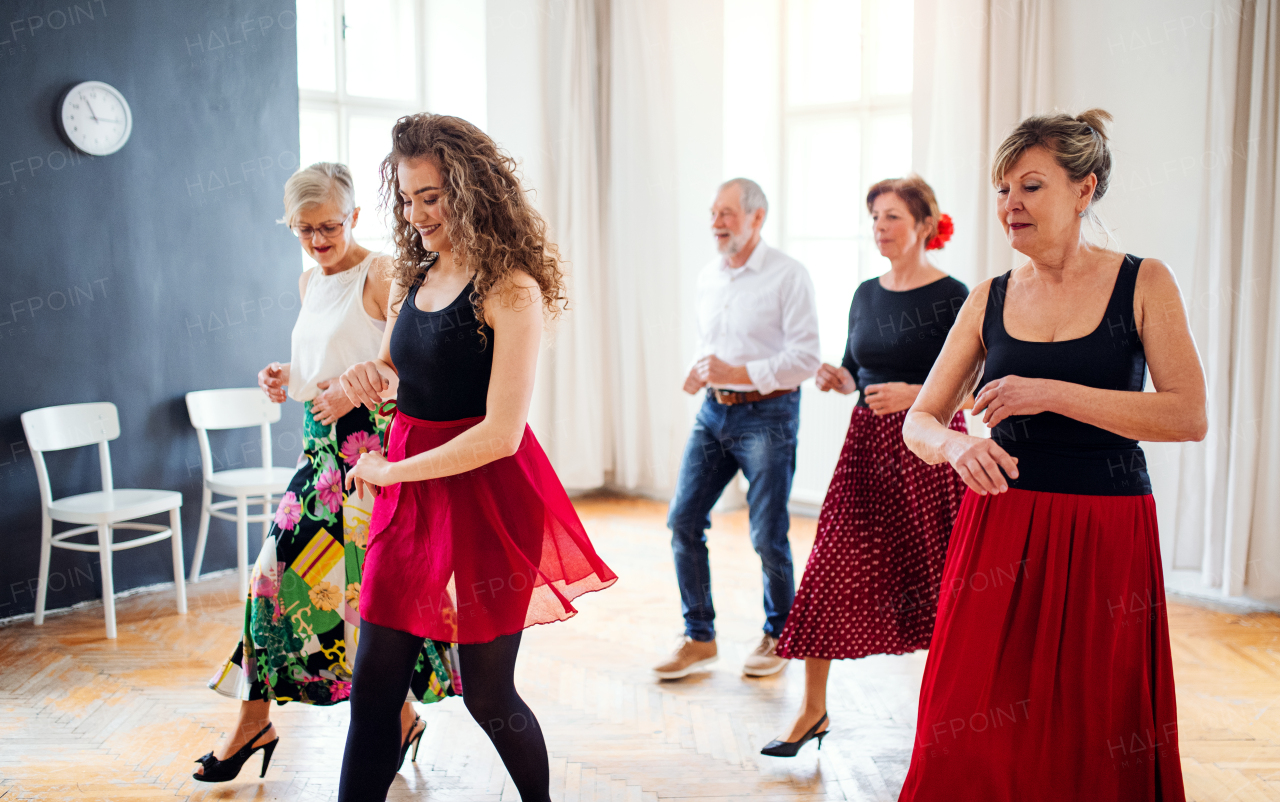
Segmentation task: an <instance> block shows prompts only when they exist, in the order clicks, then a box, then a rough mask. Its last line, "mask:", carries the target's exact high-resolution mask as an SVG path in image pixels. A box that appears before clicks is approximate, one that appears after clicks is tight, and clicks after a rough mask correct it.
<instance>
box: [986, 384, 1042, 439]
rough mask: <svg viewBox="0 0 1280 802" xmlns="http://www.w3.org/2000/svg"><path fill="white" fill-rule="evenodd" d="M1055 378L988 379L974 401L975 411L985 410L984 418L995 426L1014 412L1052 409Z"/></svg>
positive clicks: (991, 426)
mask: <svg viewBox="0 0 1280 802" xmlns="http://www.w3.org/2000/svg"><path fill="white" fill-rule="evenodd" d="M1053 386H1054V382H1053V381H1051V380H1049V379H1025V378H1023V377H1021V376H1005V377H1004V378H1001V379H996V380H995V381H993V382H991V383H989V384H988V385H987V386H986V387H983V388H982V392H980V393H978V397H977V398H976V399H974V402H973V414H974V415H977V414H978V413H979V412H982V411H983V410H984V409H985V410H986V414H984V415H983V416H982V422H983V423H985V424H986V425H987V428H990V429H994V428H995V427H996V424H998V423H1000V421H1002V420H1004V419H1005V418H1008V417H1010V416H1011V415H1036V414H1039V413H1041V412H1045V411H1048V410H1049V407H1050V404H1051V402H1052V400H1053Z"/></svg>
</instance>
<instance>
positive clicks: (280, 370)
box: [258, 267, 319, 404]
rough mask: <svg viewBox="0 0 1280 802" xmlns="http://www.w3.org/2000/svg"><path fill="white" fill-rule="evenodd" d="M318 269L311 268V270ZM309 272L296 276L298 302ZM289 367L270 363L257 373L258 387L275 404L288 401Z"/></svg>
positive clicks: (301, 296)
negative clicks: (286, 391) (286, 389)
mask: <svg viewBox="0 0 1280 802" xmlns="http://www.w3.org/2000/svg"><path fill="white" fill-rule="evenodd" d="M318 269H319V268H315V267H313V268H311V270H318ZM311 270H304V271H302V275H300V276H298V298H299V300H302V299H305V298H306V297H307V284H309V283H310V282H311ZM289 365H290V363H288V362H272V363H271V364H270V365H267V366H266V367H265V368H263V369H262V370H260V371H258V386H259V387H261V388H262V392H264V393H266V394H267V398H270V399H271V400H272V401H274V402H275V403H277V404H283V403H284V402H285V401H286V400H287V399H288V395H286V393H285V391H284V388H285V387H287V386H288V385H289V375H290V374H289Z"/></svg>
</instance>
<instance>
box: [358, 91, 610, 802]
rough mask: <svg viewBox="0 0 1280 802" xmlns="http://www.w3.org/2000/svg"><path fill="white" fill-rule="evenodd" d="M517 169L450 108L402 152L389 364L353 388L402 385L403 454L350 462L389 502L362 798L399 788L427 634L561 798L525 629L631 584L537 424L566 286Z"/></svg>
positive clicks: (397, 131)
mask: <svg viewBox="0 0 1280 802" xmlns="http://www.w3.org/2000/svg"><path fill="white" fill-rule="evenodd" d="M514 168H515V163H514V161H513V160H512V159H511V158H510V157H509V156H507V155H506V154H503V153H502V152H500V151H499V150H498V148H497V146H496V145H495V144H494V143H493V140H491V139H490V138H489V137H488V136H486V135H485V134H484V133H483V132H482V131H480V129H478V128H476V127H475V126H473V125H471V124H470V123H468V122H465V121H463V120H460V119H458V118H456V117H446V116H441V115H433V114H416V115H412V116H409V117H404V118H401V119H400V120H399V121H398V122H397V123H396V124H395V127H394V128H393V129H392V151H391V154H390V155H389V156H388V157H387V158H386V160H385V161H384V162H383V165H382V175H383V193H384V201H385V202H386V204H387V205H388V206H389V207H390V208H391V209H392V210H393V213H394V231H395V242H396V261H395V269H396V288H395V289H394V290H393V292H392V298H393V300H394V301H395V303H394V305H393V307H392V310H391V312H390V314H389V315H388V320H387V330H386V335H385V336H384V338H383V344H382V352H381V354H380V356H379V358H378V359H377V360H374V361H371V362H365V363H363V364H360V365H357V366H355V367H353V368H351V369H350V370H348V371H347V372H346V373H345V374H343V376H342V386H343V388H344V389H345V390H346V391H347V393H348V394H349V395H350V396H351V398H352V400H354V401H357V402H358V403H361V404H364V405H365V406H368V407H370V408H373V407H377V406H379V404H380V403H381V399H382V397H383V396H384V394H389V393H391V392H393V391H394V392H395V394H396V414H395V418H394V420H393V421H392V424H391V429H390V432H389V435H388V446H387V451H388V453H387V455H386V456H385V457H384V456H383V455H381V454H379V453H376V452H374V453H368V454H365V455H364V456H362V457H361V458H360V461H359V463H357V465H356V467H355V468H354V469H353V470H352V471H351V473H349V474H348V482H349V483H354V485H355V486H356V488H357V490H358V491H359V492H371V491H374V492H376V493H377V500H376V501H375V503H374V508H373V517H372V520H371V521H370V524H369V548H368V552H367V556H366V559H365V566H364V586H363V588H362V590H361V596H362V598H361V607H360V615H361V617H362V618H363V620H364V627H363V629H362V634H361V638H360V646H359V649H358V651H357V652H356V662H355V669H354V675H353V685H352V690H351V727H350V730H349V731H348V735H347V748H346V753H345V755H344V756H343V761H342V779H341V782H340V786H339V790H338V798H339V799H340V800H343V802H351V800H383V799H385V798H386V794H387V789H388V788H389V787H390V785H391V780H392V778H393V777H394V775H395V769H396V765H395V763H396V757H397V750H398V747H399V745H400V744H399V729H398V723H397V722H398V718H397V716H398V712H397V711H398V710H399V708H400V703H401V702H403V701H404V697H405V693H406V692H407V690H408V688H409V679H410V676H411V674H412V671H413V667H414V661H415V659H416V657H417V653H418V651H419V650H420V648H421V645H422V643H423V639H424V638H431V639H434V640H443V641H450V642H454V643H457V644H458V656H459V671H460V674H461V681H462V686H463V688H464V691H463V697H464V701H465V702H466V705H467V710H468V711H469V712H470V713H471V715H472V717H474V718H475V720H476V722H477V723H479V724H480V726H481V727H482V728H483V729H484V730H485V732H486V733H487V734H488V736H489V738H490V740H491V741H492V742H493V745H494V747H495V748H496V749H497V751H498V755H499V756H500V757H501V758H502V762H503V764H504V765H505V766H506V769H507V773H508V774H510V775H511V779H512V781H513V782H514V783H515V786H516V788H517V790H518V791H519V792H520V798H521V799H522V800H524V802H546V800H548V799H549V797H548V786H549V768H548V763H547V748H546V744H545V743H544V741H543V737H542V730H541V728H540V727H539V725H538V720H537V719H536V718H535V717H534V715H533V711H531V710H530V709H529V707H528V706H527V705H526V704H525V703H524V701H523V700H522V699H521V698H520V696H519V694H517V693H516V689H515V683H514V673H515V664H516V654H517V651H518V649H519V646H520V634H521V631H522V630H523V629H525V628H526V627H529V626H532V625H534V624H545V623H550V622H552V621H561V620H564V619H566V618H569V617H570V616H572V615H574V614H575V613H576V610H574V608H573V605H572V604H571V602H572V600H573V599H574V598H575V597H576V596H579V595H581V594H583V593H587V592H589V591H593V590H600V589H602V588H605V587H608V586H609V585H611V584H613V582H614V581H616V579H617V577H616V576H615V575H614V574H613V572H612V571H610V570H609V568H608V566H606V565H605V564H604V562H603V561H601V560H600V558H599V557H598V556H596V553H595V550H594V549H593V548H592V546H591V542H590V540H588V538H587V535H586V532H585V531H583V528H582V523H581V522H580V521H579V520H578V516H577V514H576V513H575V512H574V509H573V505H572V504H570V503H569V498H568V496H567V495H566V494H565V491H564V488H563V487H562V486H561V484H560V480H559V479H558V478H557V477H556V474H555V471H553V470H552V468H551V465H550V463H549V462H548V461H547V457H546V455H545V454H544V453H543V451H542V448H541V447H540V446H539V445H538V441H537V440H536V439H535V438H534V436H533V433H532V432H531V431H530V430H529V427H528V425H527V424H526V422H525V419H526V417H527V414H528V410H529V400H530V397H531V395H532V392H533V381H534V369H535V367H536V365H537V359H538V347H539V343H540V341H541V335H542V329H543V318H544V314H551V315H553V316H554V315H555V314H556V313H557V312H558V311H559V310H560V308H561V304H562V302H563V299H564V280H563V276H562V275H561V272H560V269H559V257H558V256H557V254H556V250H555V246H554V245H553V244H551V243H550V242H549V241H548V240H547V238H546V224H545V223H544V222H543V220H542V218H541V217H540V216H539V215H538V213H537V212H536V211H535V210H534V209H533V207H532V206H531V205H530V203H529V201H528V198H527V196H526V195H525V191H524V189H523V188H522V187H521V186H520V182H519V180H518V179H517V178H516V176H515V174H514ZM378 488H381V489H380V490H378Z"/></svg>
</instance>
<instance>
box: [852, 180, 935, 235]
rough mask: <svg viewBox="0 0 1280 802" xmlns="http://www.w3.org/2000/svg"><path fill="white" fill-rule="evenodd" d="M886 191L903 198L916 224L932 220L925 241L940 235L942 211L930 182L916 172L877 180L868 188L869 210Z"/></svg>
mask: <svg viewBox="0 0 1280 802" xmlns="http://www.w3.org/2000/svg"><path fill="white" fill-rule="evenodd" d="M886 192H892V193H893V194H895V195H897V196H898V197H899V198H902V202H903V203H905V204H906V205H907V211H909V212H911V217H912V219H914V220H915V221H916V225H920V224H921V223H923V222H924V221H925V220H929V221H930V222H929V230H928V231H926V232H925V233H924V236H923V237H921V238H920V239H921V240H922V241H923V242H926V243H927V242H928V241H929V240H931V239H933V238H934V237H936V236H938V221H939V220H941V219H942V212H941V210H939V209H938V198H937V196H936V195H934V194H933V187H931V186H929V182H927V181H925V180H924V179H923V178H921V177H920V176H918V175H916V174H915V173H912V174H911V175H909V176H907V177H906V178H886V179H884V180H883V181H877V182H876V183H874V184H872V185H871V189H869V190H867V211H868V212H870V211H871V207H872V206H874V205H875V202H876V198H878V197H880V196H881V195H883V194H885V193H886Z"/></svg>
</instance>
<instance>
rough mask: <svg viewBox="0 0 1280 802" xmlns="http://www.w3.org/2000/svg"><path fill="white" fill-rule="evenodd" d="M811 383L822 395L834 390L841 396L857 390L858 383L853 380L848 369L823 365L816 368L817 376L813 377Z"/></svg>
mask: <svg viewBox="0 0 1280 802" xmlns="http://www.w3.org/2000/svg"><path fill="white" fill-rule="evenodd" d="M813 383H814V384H815V385H817V387H818V389H819V390H821V391H822V392H824V393H825V392H828V391H830V390H835V391H836V392H837V393H840V394H841V395H848V394H849V393H852V392H853V391H854V390H856V389H858V383H857V382H856V381H854V380H853V374H852V373H850V372H849V369H848V368H844V367H836V366H835V365H827V364H825V363H824V364H823V365H822V367H820V368H818V375H817V376H814V377H813Z"/></svg>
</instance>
